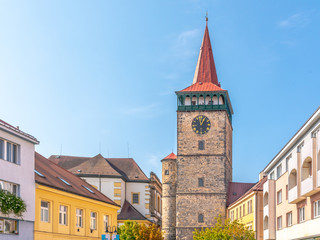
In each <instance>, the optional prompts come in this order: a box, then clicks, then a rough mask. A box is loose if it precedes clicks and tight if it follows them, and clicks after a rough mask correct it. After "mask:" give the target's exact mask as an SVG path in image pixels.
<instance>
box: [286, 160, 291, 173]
mask: <svg viewBox="0 0 320 240" xmlns="http://www.w3.org/2000/svg"><path fill="white" fill-rule="evenodd" d="M289 160H290V156H289V157H287V158H286V171H288V169H289Z"/></svg>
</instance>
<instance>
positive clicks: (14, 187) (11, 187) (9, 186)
mask: <svg viewBox="0 0 320 240" xmlns="http://www.w3.org/2000/svg"><path fill="white" fill-rule="evenodd" d="M0 190H4V191H8V192H10V193H12V194H14V195H16V196H19V185H18V184H14V183H10V182H6V181H1V180H0Z"/></svg>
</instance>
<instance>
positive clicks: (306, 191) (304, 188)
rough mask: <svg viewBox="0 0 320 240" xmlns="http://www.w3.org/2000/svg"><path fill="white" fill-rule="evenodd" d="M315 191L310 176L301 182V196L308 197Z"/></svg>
mask: <svg viewBox="0 0 320 240" xmlns="http://www.w3.org/2000/svg"><path fill="white" fill-rule="evenodd" d="M312 191H313V177H312V176H310V177H308V178H306V179H305V180H303V181H302V182H301V196H303V197H307V196H310V194H312Z"/></svg>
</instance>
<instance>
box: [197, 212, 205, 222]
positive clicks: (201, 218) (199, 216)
mask: <svg viewBox="0 0 320 240" xmlns="http://www.w3.org/2000/svg"><path fill="white" fill-rule="evenodd" d="M198 222H199V223H203V222H204V221H203V214H199V215H198Z"/></svg>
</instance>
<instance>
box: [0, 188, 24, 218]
mask: <svg viewBox="0 0 320 240" xmlns="http://www.w3.org/2000/svg"><path fill="white" fill-rule="evenodd" d="M26 210H27V208H26V204H25V203H24V201H23V200H22V199H21V198H20V197H17V196H16V195H14V194H12V193H10V192H8V191H4V190H0V212H2V213H3V214H10V213H13V214H15V215H16V216H19V217H21V216H22V214H23V213H24V212H25V211H26Z"/></svg>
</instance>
